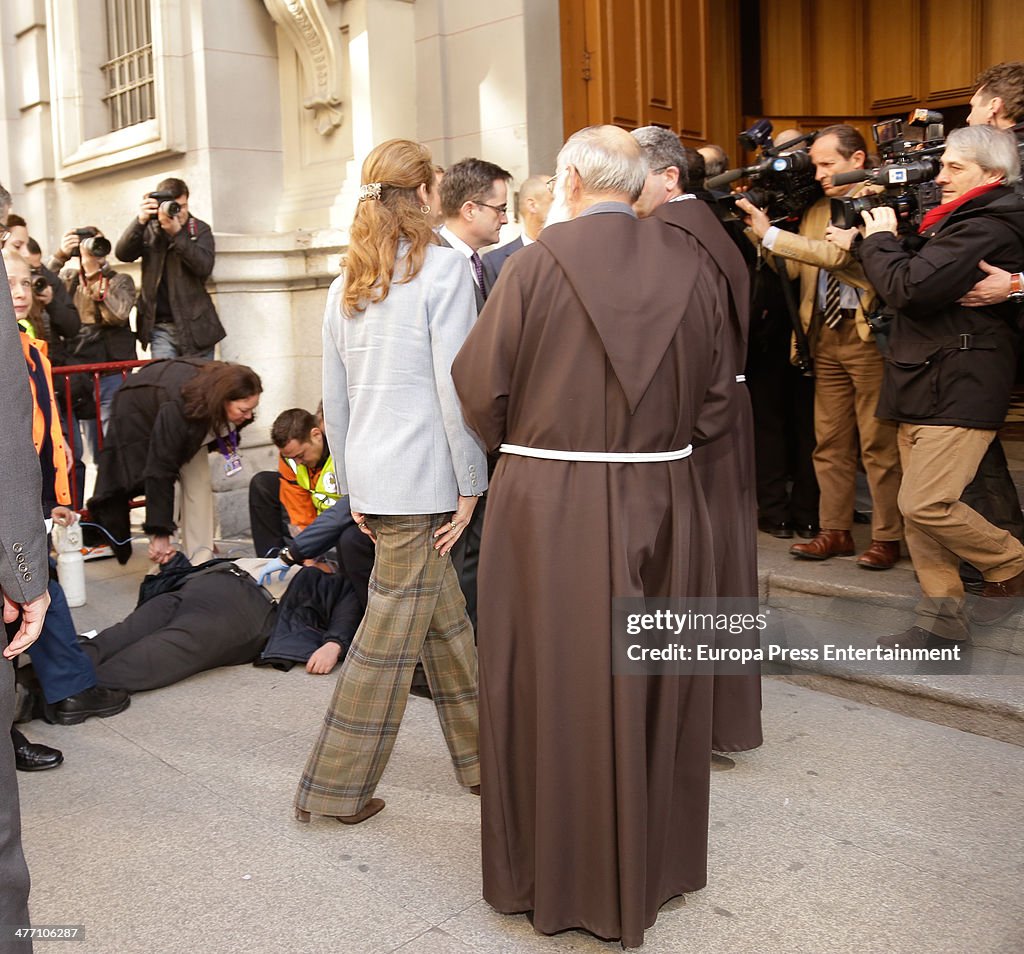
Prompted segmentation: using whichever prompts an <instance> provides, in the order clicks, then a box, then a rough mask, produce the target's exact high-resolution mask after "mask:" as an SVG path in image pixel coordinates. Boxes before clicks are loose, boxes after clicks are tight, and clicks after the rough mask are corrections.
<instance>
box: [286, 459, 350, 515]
mask: <svg viewBox="0 0 1024 954" xmlns="http://www.w3.org/2000/svg"><path fill="white" fill-rule="evenodd" d="M285 460H286V461H287V463H288V466H289V467H290V468H291V469H292V472H293V473H294V474H295V482H296V483H297V484H298V485H299V486H300V487H301V488H302V489H303V490H306V491H308V492H309V496H310V499H311V500H312V501H313V506H314V508H316V513H317V516H320V514H322V513H323V512H324V511H325V510H327V509H329V508H330V507H333V506H334V505H335V504H336V503H337V502H338V499H339V498H340V497H341V494H340V493H339V490H338V476H337V474H335V473H334V458H333V457H328V458H327V460H326V461H324V466H323V467H322V468H321V469H320V473H319V474H317V478H316V485H315V486H313V487H310V485H309V468H308V467H306V465H305V464H297V463H295V461H293V460H292V459H291V458H290V457H286V458H285Z"/></svg>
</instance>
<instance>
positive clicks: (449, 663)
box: [295, 514, 480, 815]
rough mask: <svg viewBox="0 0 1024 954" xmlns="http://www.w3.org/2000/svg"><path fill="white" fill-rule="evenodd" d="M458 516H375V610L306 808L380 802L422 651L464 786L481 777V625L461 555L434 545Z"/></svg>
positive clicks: (348, 664)
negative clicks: (473, 613) (472, 617)
mask: <svg viewBox="0 0 1024 954" xmlns="http://www.w3.org/2000/svg"><path fill="white" fill-rule="evenodd" d="M449 519H451V518H450V516H449V515H445V514H427V515H411V516H374V517H367V525H368V526H369V527H370V528H371V529H372V530H373V532H374V534H375V535H376V537H377V551H376V558H375V562H374V567H373V575H372V576H371V577H370V589H369V599H368V601H367V606H366V615H365V616H364V617H363V622H362V624H361V625H360V627H359V630H358V632H357V633H356V635H355V639H354V640H353V642H352V647H351V649H349V651H348V655H347V656H346V658H345V662H344V664H343V665H342V668H341V672H340V673H339V675H338V685H337V688H336V689H335V690H334V697H333V698H332V700H331V705H330V708H329V709H328V710H327V715H326V716H325V717H324V725H323V728H322V729H321V731H320V737H319V738H318V739H317V741H316V744H315V745H314V746H313V751H312V753H311V754H310V756H309V761H308V762H307V763H306V768H305V771H304V772H303V774H302V779H301V781H300V782H299V789H298V792H297V794H296V798H295V807H296V808H297V809H301V810H304V811H307V812H310V813H311V814H314V815H354V814H355V813H356V812H358V811H359V810H360V809H361V808H362V807H363V806H364V805H365V804H366V803H367V802H368V801H369V800H370V798H371V797H372V796H373V793H374V790H375V789H376V787H377V783H378V782H379V781H380V777H381V775H382V774H383V772H384V768H385V766H386V765H387V763H388V758H389V757H390V756H391V750H392V748H393V747H394V744H395V737H396V736H397V735H398V727H399V725H400V724H401V722H402V716H403V714H404V713H405V706H406V702H407V700H408V698H409V686H410V684H411V683H412V674H413V669H414V668H415V666H416V660H417V659H418V658H420V657H421V656H422V659H423V668H424V669H425V670H426V674H427V681H428V682H429V683H430V690H431V693H432V694H433V697H434V705H435V707H436V708H437V717H438V720H439V721H440V723H441V730H442V731H443V733H444V737H445V741H446V742H447V743H448V751H449V752H450V754H451V758H452V763H453V765H454V767H455V774H456V777H457V778H458V780H459V782H460V783H461V784H462V785H467V786H468V785H477V784H479V782H480V764H479V756H478V749H477V742H478V731H479V728H478V718H477V660H476V648H475V646H474V644H473V629H472V626H471V625H470V622H469V618H468V616H467V615H466V601H465V599H464V597H463V595H462V591H461V590H460V589H459V581H458V577H457V575H456V573H455V569H454V568H453V566H452V561H451V558H450V556H444V557H439V556H438V554H437V551H436V550H434V537H433V532H434V530H436V529H437V528H438V527H440V526H441V525H442V524H443V523H445V522H446V521H447V520H449Z"/></svg>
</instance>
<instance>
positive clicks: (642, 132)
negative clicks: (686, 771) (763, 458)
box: [631, 126, 764, 752]
mask: <svg viewBox="0 0 1024 954" xmlns="http://www.w3.org/2000/svg"><path fill="white" fill-rule="evenodd" d="M631 135H632V136H633V138H634V139H636V141H637V142H638V143H640V148H641V149H642V150H643V152H644V158H645V159H646V160H647V168H648V170H649V171H648V173H647V179H646V181H645V182H644V189H643V192H642V193H641V194H640V198H639V199H638V200H637V201H636V203H635V205H634V209H635V210H636V213H637V214H638V215H639V216H641V217H644V216H648V215H653V216H655V217H657V218H659V219H660V220H661V221H662V222H664V223H665V224H666V225H668V226H670V227H671V228H676V229H682V230H683V231H685V232H687V233H689V235H691V236H692V237H693V238H694V239H696V240H697V241H698V242H699V243H700V244H701V246H702V247H703V248H704V250H705V251H706V252H707V253H708V254H709V255H710V256H711V258H712V259H713V260H714V264H715V270H716V272H717V280H718V281H719V283H721V285H722V286H723V287H722V294H724V295H727V296H728V299H729V318H730V320H729V324H728V327H727V339H728V343H729V347H731V348H732V349H733V357H734V362H735V364H736V367H737V369H738V370H742V369H743V366H744V364H745V363H746V356H747V331H748V327H749V323H750V316H749V311H750V309H749V305H750V302H749V294H750V281H749V276H748V273H747V266H746V263H745V262H744V261H743V256H742V255H741V254H740V252H739V249H738V248H737V247H736V245H735V243H734V242H733V241H732V239H730V238H729V235H728V233H727V232H726V231H725V228H724V227H723V226H722V223H721V222H720V221H719V219H718V217H717V216H716V215H715V214H714V212H712V211H711V209H710V208H708V206H707V204H706V203H705V202H702V201H700V200H699V199H696V198H695V197H694V196H693V195H692V194H691V193H690V189H691V188H700V187H701V185H702V183H701V182H698V183H692V182H690V181H689V179H688V167H689V163H688V162H687V157H686V153H685V152H684V150H683V144H682V143H681V142H680V141H679V137H678V136H677V135H676V134H675V133H674V132H672V131H671V130H669V129H663V128H661V127H660V126H643V127H641V128H640V129H634V130H633V132H632V134H631ZM736 378H737V380H736V384H735V387H734V388H733V389H732V392H731V399H732V400H733V401H735V402H736V422H735V424H734V425H733V427H732V428H730V429H729V431H727V432H726V433H725V434H723V435H722V436H721V437H720V438H719V439H718V440H715V441H712V442H711V443H709V444H706V445H705V446H704V447H699V448H697V449H696V450H695V451H694V453H693V460H694V463H695V464H696V466H697V471H698V473H699V475H700V479H701V485H702V486H703V487H704V493H705V496H706V498H707V504H708V511H709V513H710V515H711V525H712V526H713V527H714V531H715V575H716V578H717V581H718V596H720V597H723V598H724V599H726V600H728V601H730V603H731V604H734V607H733V608H734V610H735V611H737V612H753V613H756V612H757V595H758V593H757V494H756V487H757V481H756V475H755V471H754V414H753V410H752V408H751V406H750V393H749V391H747V386H746V383H745V379H744V377H743V375H742V374H737V376H736ZM741 603H742V604H744V605H742V606H741V605H740V604H741ZM747 604H749V605H747ZM758 644H759V639H758V633H757V631H756V630H751V631H750V633H748V634H747V635H746V638H745V639H744V641H743V642H742V643H735V644H734V645H742V646H747V647H749V648H751V649H753V648H756V647H757V645H758ZM742 668H743V672H742V673H738V672H725V673H720V674H716V675H715V705H714V719H713V722H712V730H711V745H712V748H713V749H714V750H715V751H716V752H744V751H747V750H749V749H756V748H757V747H758V746H760V745H761V744H762V742H763V741H764V738H763V735H762V733H761V673H760V668H759V666H758V664H757V663H751V664H748V665H746V666H744V667H742Z"/></svg>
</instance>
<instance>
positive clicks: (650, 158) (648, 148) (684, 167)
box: [631, 126, 689, 185]
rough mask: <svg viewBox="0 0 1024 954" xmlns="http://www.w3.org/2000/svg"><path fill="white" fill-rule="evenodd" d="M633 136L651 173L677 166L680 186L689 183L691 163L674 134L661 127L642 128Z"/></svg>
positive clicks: (635, 130)
mask: <svg viewBox="0 0 1024 954" xmlns="http://www.w3.org/2000/svg"><path fill="white" fill-rule="evenodd" d="M631 135H632V136H633V138H634V139H635V140H636V141H637V142H638V143H640V148H641V149H643V151H644V158H645V159H646V160H647V168H648V170H649V171H650V172H661V171H662V170H664V169H667V168H668V167H669V166H675V167H676V168H677V169H678V170H679V184H680V185H682V184H683V183H684V182H686V181H687V179H688V178H689V175H688V173H689V169H688V166H689V163H687V161H686V153H685V152H683V144H682V143H681V142H680V141H679V137H678V136H677V135H676V134H675V133H674V132H672V131H671V130H669V129H663V128H662V127H661V126H641V127H640V128H639V129H634V130H633V132H632V133H631Z"/></svg>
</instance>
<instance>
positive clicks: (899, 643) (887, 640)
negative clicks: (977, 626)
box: [877, 626, 967, 649]
mask: <svg viewBox="0 0 1024 954" xmlns="http://www.w3.org/2000/svg"><path fill="white" fill-rule="evenodd" d="M877 643H878V645H879V646H881V647H882V648H883V649H949V648H950V647H951V646H957V645H959V646H961V647H962V648H964V649H966V648H967V643H966V641H965V640H957V639H945V638H943V637H942V636H936V635H935V634H934V633H929V632H928V630H926V629H922V628H921V627H920V626H911V627H910V629H908V630H906V631H905V632H902V633H893V634H892V635H891V636H879V637H878V640H877Z"/></svg>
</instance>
